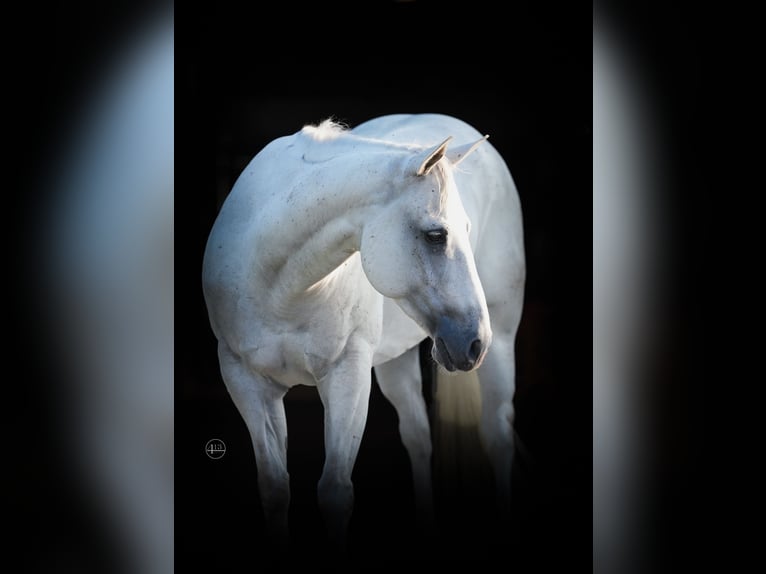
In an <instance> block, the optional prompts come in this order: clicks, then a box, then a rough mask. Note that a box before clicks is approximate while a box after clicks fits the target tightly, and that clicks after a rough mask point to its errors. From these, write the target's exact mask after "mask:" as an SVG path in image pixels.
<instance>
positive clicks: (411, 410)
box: [203, 114, 524, 544]
mask: <svg viewBox="0 0 766 574" xmlns="http://www.w3.org/2000/svg"><path fill="white" fill-rule="evenodd" d="M448 136H453V137H454V141H455V142H456V147H457V146H460V149H462V150H463V156H462V157H461V159H460V161H462V162H463V163H461V168H463V169H461V170H455V169H453V165H452V160H451V159H450V157H449V150H448V149H447V150H446V155H442V154H445V150H444V149H442V150H439V151H438V154H437V155H436V156H434V159H438V161H437V162H436V164H435V166H434V168H433V169H430V170H428V171H427V173H424V174H423V175H418V169H419V167H420V166H422V165H424V162H425V161H426V159H427V158H428V157H429V155H431V154H434V152H435V151H436V150H437V147H435V146H438V144H440V143H441V142H444V140H445V138H447V137H448ZM481 138H482V136H481V135H480V134H479V132H477V131H476V130H475V129H473V128H472V127H470V126H468V125H467V124H465V123H464V122H462V121H460V120H457V119H455V118H450V117H448V116H441V115H434V114H428V115H412V116H410V115H394V116H384V117H381V118H377V119H375V120H371V121H369V122H366V123H364V124H362V125H360V126H357V127H356V128H354V129H353V130H346V129H344V128H343V127H342V126H340V125H339V124H337V123H336V122H333V121H324V122H322V123H321V124H319V125H318V126H305V127H304V128H303V129H302V130H301V131H300V132H298V133H297V134H294V135H293V136H287V137H283V138H279V139H277V140H275V141H273V142H271V143H270V144H269V145H268V146H266V147H265V148H264V149H263V150H262V151H261V152H260V153H259V154H258V155H257V156H256V157H255V158H254V159H253V160H252V161H251V163H250V164H249V165H248V166H247V167H246V168H245V169H244V171H243V172H242V175H241V176H240V178H239V179H238V180H237V182H236V184H235V186H234V188H233V189H232V191H231V193H230V195H229V197H228V198H227V200H226V202H225V203H224V205H223V207H222V209H221V212H220V213H219V216H218V218H217V220H216V222H215V224H214V226H213V229H212V231H211V233H210V237H209V239H208V244H207V247H206V251H205V259H204V269H203V288H204V294H205V299H206V302H207V307H208V312H209V317H210V323H211V326H212V328H213V331H214V333H215V334H216V337H217V338H218V342H219V349H218V350H219V359H220V363H221V372H222V375H223V378H224V381H225V383H226V385H227V388H228V390H229V392H230V394H231V396H232V399H233V401H234V402H235V404H236V405H237V407H238V409H239V411H240V413H241V414H242V416H243V418H244V420H245V422H246V423H247V426H248V428H249V430H250V434H251V437H252V440H253V446H254V449H255V455H256V462H257V465H258V477H259V488H260V493H261V499H262V502H263V508H264V512H265V515H266V519H267V522H268V524H269V526H270V527H271V528H272V532H274V533H275V534H276V535H277V537H278V539H279V540H281V541H282V542H283V543H284V542H285V541H286V539H287V511H288V507H289V479H288V476H287V464H286V441H287V425H286V421H285V413H284V406H283V398H284V395H285V393H286V392H287V390H288V389H289V388H290V387H292V386H294V385H297V384H305V385H316V386H317V388H318V391H319V396H320V398H321V400H322V403H323V405H324V408H325V449H326V458H325V466H324V470H323V473H322V477H321V479H320V481H319V488H318V491H319V502H320V507H321V509H322V511H323V513H324V514H325V517H326V521H327V526H328V531H329V534H330V536H331V537H332V538H333V539H334V540H336V541H338V542H339V543H341V544H342V543H343V540H344V539H345V533H346V528H347V525H348V521H349V518H350V515H351V511H352V508H353V486H352V484H351V473H352V471H353V466H354V461H355V458H356V454H357V452H358V448H359V444H360V441H361V437H362V434H363V432H364V426H365V422H366V417H367V404H368V400H369V392H370V384H371V378H370V369H371V368H373V367H375V369H376V374H377V375H378V381H379V383H380V386H381V390H382V391H383V392H384V394H385V395H386V396H387V397H388V398H389V400H391V402H392V403H393V405H394V407H395V408H396V409H397V412H398V413H399V418H400V431H401V433H402V440H403V442H404V444H405V446H406V447H407V450H408V453H409V455H410V459H411V461H412V464H413V474H414V476H413V479H414V480H415V483H416V493H417V495H418V508H419V510H420V511H421V513H422V514H421V516H422V515H423V514H428V513H429V512H430V509H431V500H430V496H431V495H430V481H431V474H430V457H431V445H430V438H429V437H430V431H429V428H428V419H427V416H426V415H425V404H424V402H423V398H422V393H421V392H420V390H419V389H420V384H421V381H420V376H419V370H418V368H416V367H417V364H418V363H417V360H418V357H417V353H416V352H415V351H414V350H415V349H416V348H417V345H418V344H419V343H420V342H421V341H422V340H423V339H424V338H426V337H427V336H431V337H432V338H433V339H434V340H440V341H441V342H442V345H441V346H440V347H439V346H436V345H435V346H434V351H433V356H434V358H435V359H436V360H437V361H439V362H440V363H442V364H444V365H446V366H448V367H450V368H454V367H456V366H459V367H460V368H462V369H469V368H472V369H476V368H478V369H479V370H478V374H479V378H480V380H481V390H482V405H483V408H482V418H481V432H482V436H483V439H484V443H485V446H486V448H487V452H488V453H489V455H490V459H491V460H492V461H493V464H494V466H495V468H496V473H497V477H498V481H499V484H498V490H499V493H500V494H501V498H502V499H503V500H507V495H508V491H509V488H510V484H509V481H510V461H511V460H512V454H513V453H512V451H513V443H512V433H511V432H510V430H511V428H510V424H511V422H512V403H511V401H512V398H513V388H514V383H513V381H514V375H513V372H514V368H513V364H514V362H513V339H514V337H515V332H516V328H517V325H518V322H519V319H520V316H521V307H522V299H523V284H524V246H523V234H522V228H521V210H520V206H519V200H518V196H517V194H516V189H515V186H514V185H513V181H512V178H511V176H510V173H509V172H508V169H507V167H506V165H505V163H504V162H503V160H502V158H501V157H500V156H499V154H498V153H497V152H496V151H495V150H494V148H492V147H491V146H490V145H489V144H484V145H481V146H478V147H475V146H474V148H473V149H471V146H472V145H473V143H474V142H476V141H477V140H479V139H481ZM468 149H471V153H470V157H464V156H465V150H468ZM429 163H431V162H429ZM421 171H422V170H421ZM441 228H444V229H446V230H447V232H448V235H447V242H446V244H444V245H443V246H435V245H434V244H432V243H429V242H428V241H426V232H427V231H429V230H434V229H441ZM469 230H470V232H469ZM474 252H475V255H474ZM490 317H491V322H492V325H491V326H490ZM493 332H494V335H493ZM493 340H494V342H492V341H493ZM474 343H475V344H478V345H479V346H478V347H475V345H474ZM477 348H478V349H480V350H481V351H480V353H479V352H478V351H476V352H474V349H477ZM487 349H488V350H487ZM477 353H479V354H477ZM485 373H487V374H489V375H490V376H488V377H486V380H485V376H484V375H485ZM509 409H510V411H509ZM509 413H510V414H509ZM501 415H502V416H501ZM506 483H508V484H506Z"/></svg>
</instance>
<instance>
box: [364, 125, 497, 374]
mask: <svg viewBox="0 0 766 574" xmlns="http://www.w3.org/2000/svg"><path fill="white" fill-rule="evenodd" d="M451 139H452V138H451V137H450V138H447V139H446V140H445V141H444V142H442V143H441V144H439V145H436V146H433V147H431V148H427V149H423V150H418V151H416V152H411V153H410V154H408V155H407V157H406V158H405V160H404V161H403V162H401V161H398V162H394V163H393V164H392V174H391V177H390V178H389V180H388V181H389V182H390V188H389V189H388V190H387V192H386V193H385V194H384V195H385V201H384V202H383V204H382V205H381V209H380V210H379V211H378V212H377V214H376V215H375V216H374V217H373V218H371V220H370V221H368V222H367V223H366V224H365V226H364V230H363V233H362V241H361V246H360V251H361V255H362V265H363V267H364V271H365V273H366V275H367V278H368V279H369V281H370V283H371V284H372V285H373V287H375V289H376V290H378V291H379V292H380V293H382V294H383V295H385V296H386V297H389V298H391V299H393V300H394V301H396V303H397V304H398V305H399V307H401V309H402V310H403V311H404V312H405V313H406V314H407V315H408V316H409V317H411V318H412V319H413V320H414V321H415V322H416V323H417V324H418V325H419V326H420V327H421V328H422V329H424V330H425V331H426V332H427V333H428V334H429V336H430V337H431V338H432V340H433V349H432V356H433V358H434V360H436V362H438V363H439V364H440V365H442V366H443V367H444V368H446V369H447V370H448V371H455V370H462V371H470V370H473V369H475V368H477V367H478V366H479V365H480V364H481V362H482V360H483V358H484V356H485V354H486V351H487V349H488V348H489V345H490V342H491V339H492V331H491V328H490V321H489V312H488V310H487V302H486V299H485V296H484V290H483V288H482V285H481V281H480V280H479V275H478V272H477V270H476V263H475V261H474V256H473V250H472V248H471V244H470V240H469V232H470V228H471V222H470V220H469V218H468V215H467V214H466V211H465V209H464V207H463V203H462V201H461V199H460V194H459V192H458V189H457V186H456V183H455V179H454V177H453V170H454V168H455V166H456V165H457V164H459V163H460V162H461V161H463V160H464V159H465V158H466V157H467V156H468V155H469V154H470V153H472V152H473V151H474V150H475V149H476V148H477V147H478V146H479V144H481V143H482V142H483V141H485V140H486V136H485V137H484V138H482V139H480V140H479V141H477V142H474V143H471V144H466V145H463V146H458V147H455V148H453V149H448V146H449V143H450V141H451Z"/></svg>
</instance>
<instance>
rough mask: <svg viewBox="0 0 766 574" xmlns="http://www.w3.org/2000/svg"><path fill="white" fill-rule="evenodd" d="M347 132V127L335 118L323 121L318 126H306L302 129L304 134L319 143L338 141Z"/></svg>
mask: <svg viewBox="0 0 766 574" xmlns="http://www.w3.org/2000/svg"><path fill="white" fill-rule="evenodd" d="M347 131H348V126H347V125H345V124H343V123H341V122H339V121H337V120H335V119H333V118H327V119H325V120H322V121H321V122H320V123H319V124H318V125H313V124H306V125H305V126H303V128H302V129H301V133H302V134H304V135H307V136H308V137H310V138H311V139H313V140H314V141H318V142H324V141H330V140H334V139H337V138H338V137H340V136H341V135H343V134H344V133H345V132H347Z"/></svg>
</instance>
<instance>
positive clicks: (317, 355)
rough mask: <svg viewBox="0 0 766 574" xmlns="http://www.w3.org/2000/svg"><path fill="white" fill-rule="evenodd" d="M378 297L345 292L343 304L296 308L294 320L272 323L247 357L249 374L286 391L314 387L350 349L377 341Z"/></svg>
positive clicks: (311, 303) (317, 302) (315, 303)
mask: <svg viewBox="0 0 766 574" xmlns="http://www.w3.org/2000/svg"><path fill="white" fill-rule="evenodd" d="M379 299H381V298H380V296H379V295H378V294H377V293H373V292H366V290H364V289H362V290H356V291H352V290H349V292H348V294H347V296H346V297H345V298H338V297H334V298H332V299H331V300H330V301H326V300H323V299H322V298H317V299H316V300H311V301H302V302H301V303H299V304H297V308H296V309H295V315H294V317H290V318H280V319H273V320H272V321H269V323H268V324H267V325H264V326H263V327H262V328H261V330H260V333H259V335H260V336H259V337H258V339H259V344H258V345H257V347H254V348H251V349H250V350H249V351H248V352H247V353H246V354H247V356H248V361H249V363H250V365H251V367H252V368H255V369H256V370H258V371H259V372H261V373H263V374H265V375H267V376H268V377H270V378H271V379H273V380H275V381H277V382H279V383H281V384H283V385H285V386H289V387H292V386H295V385H298V384H302V385H315V384H316V383H317V381H319V380H321V379H322V378H323V377H324V376H325V375H326V374H327V373H329V372H330V371H331V370H332V369H333V367H334V366H335V365H336V364H338V362H339V361H341V360H343V358H344V356H345V353H346V350H347V348H348V347H349V344H350V343H351V342H352V341H354V340H355V339H360V338H361V339H363V340H364V341H365V342H366V343H367V344H369V345H370V347H373V346H374V345H375V344H376V343H377V341H378V340H379V337H380V331H381V321H382V302H380V301H379Z"/></svg>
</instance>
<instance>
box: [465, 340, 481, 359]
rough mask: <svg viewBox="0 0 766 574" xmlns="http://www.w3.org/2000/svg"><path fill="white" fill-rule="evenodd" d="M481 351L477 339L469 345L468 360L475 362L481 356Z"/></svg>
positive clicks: (479, 342)
mask: <svg viewBox="0 0 766 574" xmlns="http://www.w3.org/2000/svg"><path fill="white" fill-rule="evenodd" d="M481 351H482V344H481V341H480V340H479V339H476V340H474V342H473V343H471V348H470V349H469V350H468V358H469V359H470V360H471V361H473V362H476V361H477V360H478V359H479V357H480V356H481Z"/></svg>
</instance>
